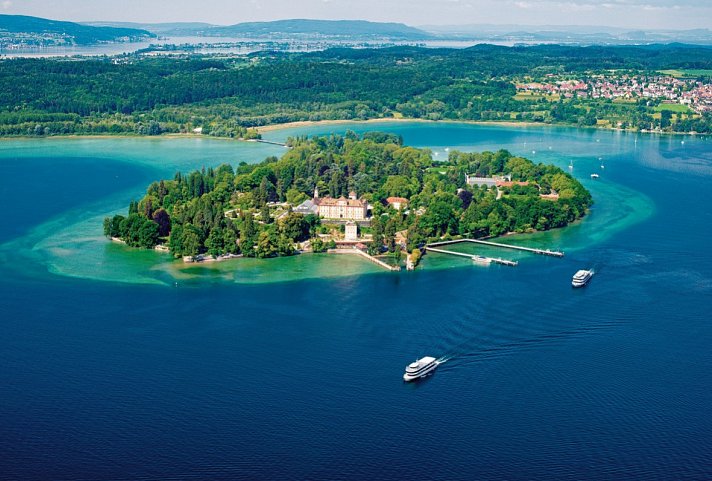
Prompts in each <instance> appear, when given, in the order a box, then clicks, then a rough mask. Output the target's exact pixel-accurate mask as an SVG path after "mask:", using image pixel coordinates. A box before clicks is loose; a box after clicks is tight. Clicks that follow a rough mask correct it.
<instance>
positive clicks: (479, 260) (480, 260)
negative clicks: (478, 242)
mask: <svg viewBox="0 0 712 481" xmlns="http://www.w3.org/2000/svg"><path fill="white" fill-rule="evenodd" d="M472 260H473V261H474V262H476V263H477V264H484V265H489V264H490V263H491V262H492V259H490V258H489V257H485V256H479V255H474V256H472Z"/></svg>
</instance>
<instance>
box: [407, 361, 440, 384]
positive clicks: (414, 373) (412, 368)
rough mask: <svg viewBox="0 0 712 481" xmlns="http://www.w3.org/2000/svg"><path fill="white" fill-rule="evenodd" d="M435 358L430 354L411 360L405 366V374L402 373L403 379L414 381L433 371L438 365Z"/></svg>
mask: <svg viewBox="0 0 712 481" xmlns="http://www.w3.org/2000/svg"><path fill="white" fill-rule="evenodd" d="M438 364H440V363H439V362H438V360H437V359H435V358H434V357H430V356H425V357H421V358H420V359H418V360H416V361H415V362H411V363H410V364H408V365H407V366H406V368H405V374H403V380H404V381H414V380H416V379H418V378H421V377H423V376H426V375H428V374H430V373H431V372H433V371H434V370H435V368H437V367H438Z"/></svg>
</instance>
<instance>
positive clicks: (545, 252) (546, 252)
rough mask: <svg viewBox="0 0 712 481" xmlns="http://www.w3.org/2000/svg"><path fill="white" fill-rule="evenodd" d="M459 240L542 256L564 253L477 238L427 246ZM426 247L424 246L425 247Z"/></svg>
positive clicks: (432, 245) (444, 242) (557, 255)
mask: <svg viewBox="0 0 712 481" xmlns="http://www.w3.org/2000/svg"><path fill="white" fill-rule="evenodd" d="M460 242H472V243H473V244H481V245H486V246H491V247H502V248H505V249H514V250H518V251H524V252H531V253H533V254H539V255H543V256H551V257H564V253H563V252H560V251H552V250H550V249H535V248H532V247H521V246H514V245H511V244H501V243H499V242H489V241H483V240H479V239H456V240H450V241H442V242H433V243H432V244H429V245H428V247H434V246H444V245H450V244H458V243H460ZM428 247H426V249H427V248H428ZM465 255H469V254H465Z"/></svg>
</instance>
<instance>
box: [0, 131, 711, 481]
mask: <svg viewBox="0 0 712 481" xmlns="http://www.w3.org/2000/svg"><path fill="white" fill-rule="evenodd" d="M346 129H352V130H355V131H357V132H363V131H366V130H387V131H390V132H394V133H397V134H400V135H402V136H403V138H404V140H405V143H406V144H408V145H413V146H416V147H428V148H430V149H432V151H433V155H434V156H435V158H445V157H446V156H447V154H448V152H449V151H450V150H455V149H459V150H465V151H480V150H494V149H499V148H506V149H509V150H510V151H512V152H514V153H516V154H519V155H524V156H526V157H529V158H531V159H533V160H534V161H537V162H545V163H554V164H556V165H559V166H560V167H562V168H564V169H568V166H569V165H572V166H573V168H572V169H571V172H572V173H573V175H575V176H576V177H578V178H579V179H580V180H581V181H582V182H583V183H584V185H585V186H586V187H587V188H588V189H589V190H590V191H591V192H592V194H593V196H594V199H595V201H596V203H595V205H594V207H593V208H592V210H591V213H590V215H589V216H587V217H586V219H585V220H584V221H583V222H581V223H579V224H577V225H574V226H570V227H568V228H566V229H563V230H560V231H554V232H545V233H537V234H532V235H527V236H519V237H515V238H508V239H507V242H512V243H518V244H520V245H528V246H537V247H543V248H552V249H557V250H559V249H560V250H563V251H564V252H566V256H565V257H564V258H562V259H557V258H548V257H540V256H534V255H530V254H514V253H512V252H508V251H498V252H497V255H501V256H502V257H505V258H513V259H516V260H519V265H518V266H517V267H506V266H489V267H482V266H477V265H473V264H472V263H471V262H470V261H469V260H467V259H460V258H454V257H453V258H450V257H446V256H444V255H439V254H428V255H427V256H426V257H425V259H424V261H423V268H420V269H418V270H417V271H415V272H405V271H403V272H400V273H390V272H386V271H383V270H379V268H378V267H376V266H374V265H371V264H370V263H367V262H364V261H362V260H360V259H356V258H354V259H352V258H350V257H349V258H348V259H346V258H344V257H346V256H309V255H303V256H296V257H293V258H285V259H272V260H266V261H257V260H245V259H237V260H234V261H228V262H224V263H220V265H218V266H196V267H191V268H187V269H186V268H183V266H182V265H181V263H180V262H177V263H176V262H170V260H169V257H168V256H165V255H162V254H158V253H154V252H142V251H133V250H130V249H127V248H125V247H123V246H120V245H117V244H112V243H111V242H108V241H107V240H106V239H104V238H103V237H102V235H101V228H102V226H101V220H102V219H103V217H104V216H106V215H111V214H113V213H117V212H122V211H125V209H126V207H127V205H128V202H129V201H130V200H131V199H137V198H139V197H140V196H141V194H142V192H143V191H144V190H145V188H146V186H147V185H148V184H149V183H150V182H151V181H153V180H155V179H158V178H160V177H172V176H173V173H174V172H175V171H176V170H181V171H184V172H185V171H188V170H190V169H194V168H200V167H202V166H206V167H207V166H215V165H219V164H220V163H223V162H229V163H232V164H233V165H234V164H236V163H237V162H240V161H247V162H257V161H260V160H262V159H263V158H265V157H266V156H269V155H279V154H280V153H281V152H283V150H284V149H283V148H282V147H279V146H274V145H268V144H256V143H241V142H232V141H223V140H215V139H202V138H186V139H136V138H110V139H106V138H95V139H93V138H76V139H42V140H3V141H0V166H2V168H3V172H4V176H3V182H2V187H0V192H1V193H2V198H3V199H5V201H6V203H7V204H6V209H5V212H6V214H5V216H6V217H5V222H3V223H2V224H0V260H1V262H0V292H2V294H1V295H0V319H1V320H0V326H2V328H3V332H4V335H3V336H2V337H0V399H2V402H0V453H2V455H1V456H0V473H2V476H1V477H2V478H3V479H13V480H25V479H28V480H29V479H53V480H109V479H111V480H124V479H125V480H135V479H299V480H302V479H303V480H314V479H328V480H340V479H371V480H390V479H435V480H472V479H479V480H482V479H528V480H535V479H541V480H548V479H576V480H578V479H636V480H637V479H708V478H710V477H712V464H710V462H709V460H710V459H712V419H711V418H710V416H709V411H710V408H711V407H712V389H710V386H712V350H710V348H709V346H710V341H712V323H711V322H710V320H709V312H710V308H711V307H712V256H710V255H709V252H708V251H707V248H708V246H709V245H710V241H709V239H710V238H711V237H712V207H710V206H712V142H711V141H710V139H709V138H707V137H700V136H658V135H641V134H632V133H623V132H614V131H599V130H580V129H569V128H551V127H520V128H508V127H502V126H482V125H477V126H476V125H466V124H456V123H409V122H405V123H400V122H399V123H368V124H364V123H354V124H338V125H318V126H308V127H300V128H292V129H287V130H278V131H273V132H269V133H267V134H265V137H266V138H267V139H268V140H274V141H281V140H284V139H285V138H286V137H287V136H290V135H304V134H308V135H313V134H328V133H331V132H336V133H339V132H341V133H343V132H344V131H345V130H346ZM601 166H603V168H602V167H601ZM591 173H598V174H599V175H600V177H599V178H598V179H596V180H592V179H591V177H590V174H591ZM468 249H470V250H471V251H472V252H479V251H478V250H477V248H472V247H470V248H468ZM489 252H490V251H488V253H489ZM588 267H592V268H594V269H595V270H596V275H595V276H594V277H593V279H592V280H591V282H590V283H589V285H588V286H586V287H585V288H583V289H576V290H574V289H572V288H571V285H570V282H571V276H572V275H573V274H574V272H576V270H578V269H581V268H588ZM424 355H432V356H435V357H440V356H447V357H449V358H450V360H449V361H448V362H446V363H445V364H443V365H441V366H440V367H439V368H438V370H437V372H436V373H435V374H434V375H432V376H430V377H428V378H426V379H424V380H422V381H421V382H417V383H409V384H405V383H403V381H402V374H403V370H404V368H405V365H406V364H408V363H409V362H412V361H413V360H414V359H415V358H416V357H422V356H424Z"/></svg>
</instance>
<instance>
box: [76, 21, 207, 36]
mask: <svg viewBox="0 0 712 481" xmlns="http://www.w3.org/2000/svg"><path fill="white" fill-rule="evenodd" d="M82 25H91V26H93V27H118V28H132V29H137V30H148V31H149V32H151V33H155V34H157V35H167V36H173V37H192V36H195V35H197V34H198V33H200V32H204V31H206V30H209V29H211V28H214V27H215V25H212V24H210V23H202V22H172V23H134V22H82Z"/></svg>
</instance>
